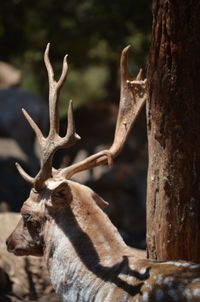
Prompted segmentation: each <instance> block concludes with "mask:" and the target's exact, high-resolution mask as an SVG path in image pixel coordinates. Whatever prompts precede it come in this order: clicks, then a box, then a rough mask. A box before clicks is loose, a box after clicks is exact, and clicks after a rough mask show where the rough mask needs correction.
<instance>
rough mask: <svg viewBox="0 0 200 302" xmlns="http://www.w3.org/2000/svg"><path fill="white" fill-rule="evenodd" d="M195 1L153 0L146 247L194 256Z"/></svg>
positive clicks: (197, 136) (198, 250)
mask: <svg viewBox="0 0 200 302" xmlns="http://www.w3.org/2000/svg"><path fill="white" fill-rule="evenodd" d="M199 16H200V2H199V1H195V0H183V1H178V0H175V1H174V0H153V33H152V42H151V47H150V54H149V62H148V87H149V102H148V111H147V118H148V139H149V171H148V192H147V248H148V256H149V257H150V258H153V259H159V260H169V259H184V260H190V261H194V262H200V23H199V20H200V19H199V18H200V17H199Z"/></svg>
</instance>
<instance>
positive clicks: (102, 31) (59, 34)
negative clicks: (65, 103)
mask: <svg viewBox="0 0 200 302" xmlns="http://www.w3.org/2000/svg"><path fill="white" fill-rule="evenodd" d="M0 12H1V15H0V43H1V48H0V59H1V60H5V61H9V62H11V63H12V64H14V65H15V66H16V67H19V68H20V69H22V70H23V73H24V79H23V83H22V84H23V86H24V87H25V88H27V89H31V90H35V91H37V92H39V93H41V94H43V95H47V91H48V87H47V81H46V72H45V69H44V68H43V66H44V65H43V62H42V60H43V52H44V49H45V46H46V44H47V42H49V41H50V42H51V45H52V47H51V60H52V62H53V65H54V68H55V70H56V74H59V72H60V68H61V62H62V57H63V55H64V54H65V53H66V50H67V51H68V52H69V77H68V84H67V86H66V87H67V91H68V92H67V98H68V96H69V97H70V98H73V99H75V102H76V104H81V103H85V102H88V101H91V100H99V99H104V100H110V101H113V100H115V99H116V98H117V97H118V91H117V90H116V85H117V78H118V74H117V72H116V71H117V70H118V62H119V56H120V53H121V50H122V49H123V47H124V46H126V45H127V44H129V43H130V44H132V45H133V46H134V61H133V62H132V63H133V64H131V65H132V66H134V68H133V72H135V71H136V69H137V68H138V66H140V65H144V62H145V56H146V53H147V48H148V44H149V40H150V30H151V12H150V3H149V2H148V1H147V0H140V1H132V0H123V1H122V0H116V1H106V0H101V1H100V0H95V1H94V0H68V1H64V0H40V1H35V2H34V3H33V2H31V1H26V0H2V1H1V3H0ZM44 83H46V84H45V85H44ZM65 90H66V89H65ZM114 91H115V92H114Z"/></svg>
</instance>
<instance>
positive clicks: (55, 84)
mask: <svg viewBox="0 0 200 302" xmlns="http://www.w3.org/2000/svg"><path fill="white" fill-rule="evenodd" d="M49 47H50V44H48V45H47V47H46V50H45V54H44V61H45V65H46V68H47V72H48V79H49V117H50V130H49V134H48V136H47V137H46V138H45V137H44V136H43V134H42V132H41V130H40V129H39V128H38V126H37V124H36V123H35V122H34V121H33V119H32V118H31V117H30V115H29V114H28V113H27V112H26V111H25V110H24V109H23V113H24V115H25V117H26V119H27V120H28V122H29V123H30V125H31V127H32V128H33V130H34V131H35V134H36V137H37V139H38V142H39V146H40V151H41V160H40V163H41V169H40V171H39V173H38V174H37V175H36V177H35V178H32V177H30V176H29V175H28V174H27V173H26V172H25V171H24V170H23V169H22V167H21V166H20V165H19V164H16V166H17V169H18V171H19V173H20V174H21V175H22V177H23V178H24V179H25V180H26V181H28V182H30V183H31V184H32V185H34V187H35V189H36V190H37V191H39V190H41V189H42V188H44V186H45V180H47V179H48V178H50V177H52V159H53V155H54V153H55V152H56V151H57V150H58V149H61V148H67V147H70V146H72V145H73V144H75V142H76V141H77V140H78V139H80V137H79V135H78V134H76V132H75V125H74V118H73V108H72V102H71V101H70V104H69V108H68V128H67V132H66V135H65V136H64V137H60V135H59V117H58V99H59V92H60V88H61V87H62V85H63V83H64V81H65V78H66V75H67V69H68V65H67V56H65V57H64V59H63V68H62V73H61V76H60V78H59V80H58V81H55V80H54V72H53V68H52V65H51V63H50V60H49Z"/></svg>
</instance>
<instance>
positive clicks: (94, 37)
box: [0, 0, 152, 302]
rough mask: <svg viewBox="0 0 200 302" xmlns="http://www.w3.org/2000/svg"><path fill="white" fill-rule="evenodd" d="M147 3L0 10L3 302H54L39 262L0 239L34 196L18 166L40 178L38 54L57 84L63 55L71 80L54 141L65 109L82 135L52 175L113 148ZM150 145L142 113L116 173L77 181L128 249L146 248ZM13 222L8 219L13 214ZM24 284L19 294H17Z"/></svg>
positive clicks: (23, 3)
mask: <svg viewBox="0 0 200 302" xmlns="http://www.w3.org/2000/svg"><path fill="white" fill-rule="evenodd" d="M151 22H152V17H151V4H150V2H149V1H147V0H140V1H133V0H115V1H107V0H95V1H94V0H68V1H64V0H40V1H27V0H1V1H0V226H1V227H0V301H2V302H3V301H6V302H7V301H10V302H19V301H37V302H44V301H50V302H58V301H59V298H58V297H57V296H56V295H55V294H54V292H53V289H52V287H51V285H50V283H49V279H48V273H47V271H46V269H45V267H44V266H43V265H44V264H43V262H44V261H43V260H42V259H40V258H34V257H30V256H28V257H15V256H14V255H12V254H10V253H8V252H7V251H6V247H5V239H6V238H7V236H8V235H9V234H10V232H11V231H12V230H13V229H14V227H15V225H16V223H17V221H18V219H19V214H18V213H17V212H19V210H20V208H21V205H22V203H23V201H24V200H25V199H26V198H27V196H28V194H29V190H30V187H29V185H28V184H27V183H25V182H24V180H23V179H22V178H21V177H20V176H19V175H18V172H17V171H16V168H15V162H16V161H18V162H19V163H20V164H21V165H22V166H23V167H24V168H25V169H26V171H27V172H29V173H30V174H31V175H33V176H35V175H36V173H37V171H38V169H39V160H38V147H37V143H35V137H34V133H33V131H32V129H31V127H30V126H29V124H28V123H27V121H26V120H25V118H24V116H23V115H22V112H21V108H22V107H23V108H25V109H26V110H27V111H28V112H29V113H30V115H31V116H32V117H33V119H34V120H35V121H36V123H37V124H38V125H39V127H40V128H41V129H42V131H43V133H44V134H46V133H47V131H48V80H47V73H46V69H45V66H44V62H43V53H44V50H45V47H46V45H47V43H48V42H51V49H50V58H51V62H52V64H53V67H54V70H55V75H56V77H57V78H58V76H59V75H60V71H61V66H62V60H63V57H64V55H65V54H66V53H68V54H69V57H68V63H69V69H68V77H67V81H66V84H65V85H64V87H63V89H62V93H61V97H60V107H59V109H60V117H61V123H60V126H61V127H60V132H61V135H63V134H64V133H65V131H66V125H67V120H66V112H67V104H68V101H69V100H70V99H72V100H73V103H74V108H75V112H74V115H75V121H76V129H77V132H78V134H79V135H80V136H81V137H82V139H81V141H80V142H78V143H77V144H76V145H75V146H74V147H73V148H71V149H68V150H62V151H60V152H57V154H55V159H54V166H56V167H59V166H66V165H70V164H71V163H73V162H76V161H79V160H81V159H83V158H85V157H87V156H89V155H91V154H93V153H95V152H97V151H99V150H101V149H105V148H109V147H110V145H111V143H112V140H113V136H114V131H115V123H116V118H117V111H118V103H119V91H120V83H119V78H120V74H119V60H120V55H121V51H122V49H123V48H124V47H125V46H127V45H128V44H131V45H132V52H131V54H130V57H129V70H130V73H131V74H132V75H136V74H137V72H138V70H139V68H141V67H142V68H143V70H144V76H145V66H146V60H147V53H148V48H149V43H150V36H151ZM146 174H147V138H146V119H145V110H143V112H142V113H141V115H140V117H139V118H138V120H137V123H136V124H135V126H134V129H133V131H132V132H131V134H130V137H129V139H128V141H127V143H126V146H125V148H124V150H123V152H122V153H121V154H120V156H119V157H118V158H117V159H116V160H115V162H114V167H113V169H109V168H108V167H107V166H102V167H97V168H95V169H93V170H90V171H86V172H82V173H80V174H77V175H76V176H75V177H74V178H75V180H76V181H79V182H81V183H83V184H86V185H88V186H90V187H91V188H93V189H94V190H95V191H96V192H97V193H99V194H100V195H101V196H102V197H103V198H104V199H105V200H106V201H108V202H109V203H110V205H109V207H108V208H107V210H106V211H107V213H108V215H109V216H110V218H111V220H112V221H113V223H114V224H115V225H116V226H117V227H118V229H119V231H120V233H121V234H122V236H123V238H124V239H125V241H126V242H127V243H128V244H130V245H132V246H134V247H138V248H145V231H146V230H145V227H146V226H145V199H146ZM11 212H12V213H11ZM22 284H23V286H22Z"/></svg>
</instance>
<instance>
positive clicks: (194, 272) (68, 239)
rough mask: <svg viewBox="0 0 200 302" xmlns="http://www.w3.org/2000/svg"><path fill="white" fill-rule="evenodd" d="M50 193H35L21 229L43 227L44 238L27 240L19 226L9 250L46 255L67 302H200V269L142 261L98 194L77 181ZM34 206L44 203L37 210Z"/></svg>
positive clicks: (51, 184) (58, 289)
mask: <svg viewBox="0 0 200 302" xmlns="http://www.w3.org/2000/svg"><path fill="white" fill-rule="evenodd" d="M47 188H48V189H46V191H44V192H43V193H42V196H41V195H40V196H38V193H34V192H31V194H30V197H29V198H28V200H27V201H26V202H25V203H24V205H23V207H22V210H21V213H22V216H26V215H27V213H29V215H31V217H32V218H28V221H27V222H25V221H22V222H21V224H24V225H25V224H26V227H27V228H29V229H30V230H31V228H32V227H33V226H34V228H35V226H36V225H37V224H38V225H40V237H39V238H37V240H36V238H34V237H33V235H32V236H27V235H24V232H23V233H21V230H20V228H19V226H17V228H16V230H15V231H14V232H13V233H12V234H11V236H10V237H9V238H8V241H7V244H8V249H9V250H10V251H11V252H14V253H15V254H16V255H24V254H29V253H30V252H29V250H28V248H27V247H29V248H30V249H31V250H32V254H34V255H44V258H45V261H46V263H47V267H48V270H49V274H50V279H51V282H52V285H53V287H54V289H55V290H56V292H57V293H58V294H59V295H60V296H61V298H62V300H63V301H66V302H76V301H77V302H92V301H96V302H101V301H105V302H112V301H119V302H121V301H127V302H132V301H135V302H147V301H154V302H156V301H163V302H167V301H200V277H199V276H200V265H196V264H192V263H187V262H174V261H171V262H170V261H168V262H160V263H159V262H153V261H150V260H147V259H141V258H140V257H139V256H138V255H137V254H136V253H135V252H133V251H132V249H131V248H129V247H128V246H127V245H126V244H125V243H124V241H123V239H122V238H121V236H120V234H119V233H118V231H117V229H116V228H115V227H114V225H113V224H112V223H111V221H110V220H109V218H108V217H107V215H106V214H105V213H104V212H103V211H102V208H103V207H105V205H106V203H105V201H104V200H103V199H101V198H100V197H99V196H98V195H97V194H96V193H95V192H93V191H92V190H91V189H89V188H88V187H86V186H83V185H80V184H78V183H75V182H72V181H64V182H60V181H54V182H52V180H51V181H49V183H48V184H47ZM34 200H39V202H38V203H37V204H35V206H34V208H33V201H34ZM44 217H45V219H44ZM23 227H24V226H23ZM25 241H26V242H25ZM35 243H36V244H35ZM33 251H34V252H33Z"/></svg>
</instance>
